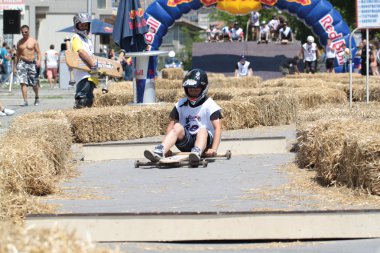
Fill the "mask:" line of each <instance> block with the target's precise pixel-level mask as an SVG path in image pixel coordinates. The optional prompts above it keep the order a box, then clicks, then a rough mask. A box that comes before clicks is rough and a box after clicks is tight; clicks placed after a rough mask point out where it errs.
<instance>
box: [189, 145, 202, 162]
mask: <svg viewBox="0 0 380 253" xmlns="http://www.w3.org/2000/svg"><path fill="white" fill-rule="evenodd" d="M201 155H202V154H201V149H200V148H198V147H193V148H192V149H191V153H190V155H189V160H190V163H198V162H199V161H200V160H201Z"/></svg>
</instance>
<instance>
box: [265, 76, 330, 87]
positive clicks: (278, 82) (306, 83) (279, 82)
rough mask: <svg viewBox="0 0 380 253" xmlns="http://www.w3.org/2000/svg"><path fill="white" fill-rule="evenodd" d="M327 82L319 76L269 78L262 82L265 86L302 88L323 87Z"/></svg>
mask: <svg viewBox="0 0 380 253" xmlns="http://www.w3.org/2000/svg"><path fill="white" fill-rule="evenodd" d="M325 84H326V82H325V81H324V80H322V79H318V78H297V79H295V78H294V79H289V78H277V79H269V80H266V81H264V82H263V83H262V86H263V87H289V88H300V87H323V86H325Z"/></svg>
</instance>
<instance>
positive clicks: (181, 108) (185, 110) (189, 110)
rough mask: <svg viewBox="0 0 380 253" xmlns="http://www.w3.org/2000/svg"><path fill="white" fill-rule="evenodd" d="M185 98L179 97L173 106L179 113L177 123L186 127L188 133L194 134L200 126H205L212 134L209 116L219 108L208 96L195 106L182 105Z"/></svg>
mask: <svg viewBox="0 0 380 253" xmlns="http://www.w3.org/2000/svg"><path fill="white" fill-rule="evenodd" d="M186 101H187V98H182V99H180V100H179V101H178V102H177V103H176V104H175V107H176V109H177V111H178V115H179V120H178V121H179V123H180V124H181V125H182V126H184V128H185V129H187V130H188V131H189V132H190V134H192V135H195V134H197V133H198V131H199V129H200V128H202V127H203V128H206V129H207V131H208V132H209V133H210V134H211V136H214V132H215V130H214V126H213V125H212V122H211V119H210V116H211V115H212V114H213V113H214V112H216V111H219V110H221V108H220V107H219V106H218V105H217V104H216V103H215V101H214V100H213V99H212V98H208V99H207V100H206V101H205V102H204V103H203V104H201V105H199V106H197V107H191V106H189V105H184V104H185V103H186Z"/></svg>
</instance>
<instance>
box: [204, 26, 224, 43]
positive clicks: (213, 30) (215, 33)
mask: <svg viewBox="0 0 380 253" xmlns="http://www.w3.org/2000/svg"><path fill="white" fill-rule="evenodd" d="M220 33H221V32H220V31H219V29H218V28H217V27H216V25H210V29H208V30H207V40H208V42H215V41H219V39H220V37H221V36H220Z"/></svg>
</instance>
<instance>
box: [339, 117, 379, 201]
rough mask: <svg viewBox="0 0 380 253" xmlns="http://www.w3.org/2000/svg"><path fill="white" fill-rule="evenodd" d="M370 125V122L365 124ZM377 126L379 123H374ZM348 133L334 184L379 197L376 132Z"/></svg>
mask: <svg viewBox="0 0 380 253" xmlns="http://www.w3.org/2000/svg"><path fill="white" fill-rule="evenodd" d="M366 123H367V124H371V122H366ZM375 124H376V125H378V126H379V124H380V122H379V121H377V122H376V123H375ZM359 130H365V133H362V132H360V131H358V132H351V133H349V135H350V136H349V138H346V139H345V142H344V145H343V148H342V153H341V156H340V160H339V165H340V166H339V167H340V168H339V169H337V170H338V171H340V173H337V178H336V183H337V184H338V185H345V186H348V187H350V188H359V189H364V190H365V191H366V192H369V193H370V194H375V195H380V177H379V175H380V136H379V129H377V131H373V128H372V131H368V128H367V127H365V128H364V129H363V128H361V129H359Z"/></svg>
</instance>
